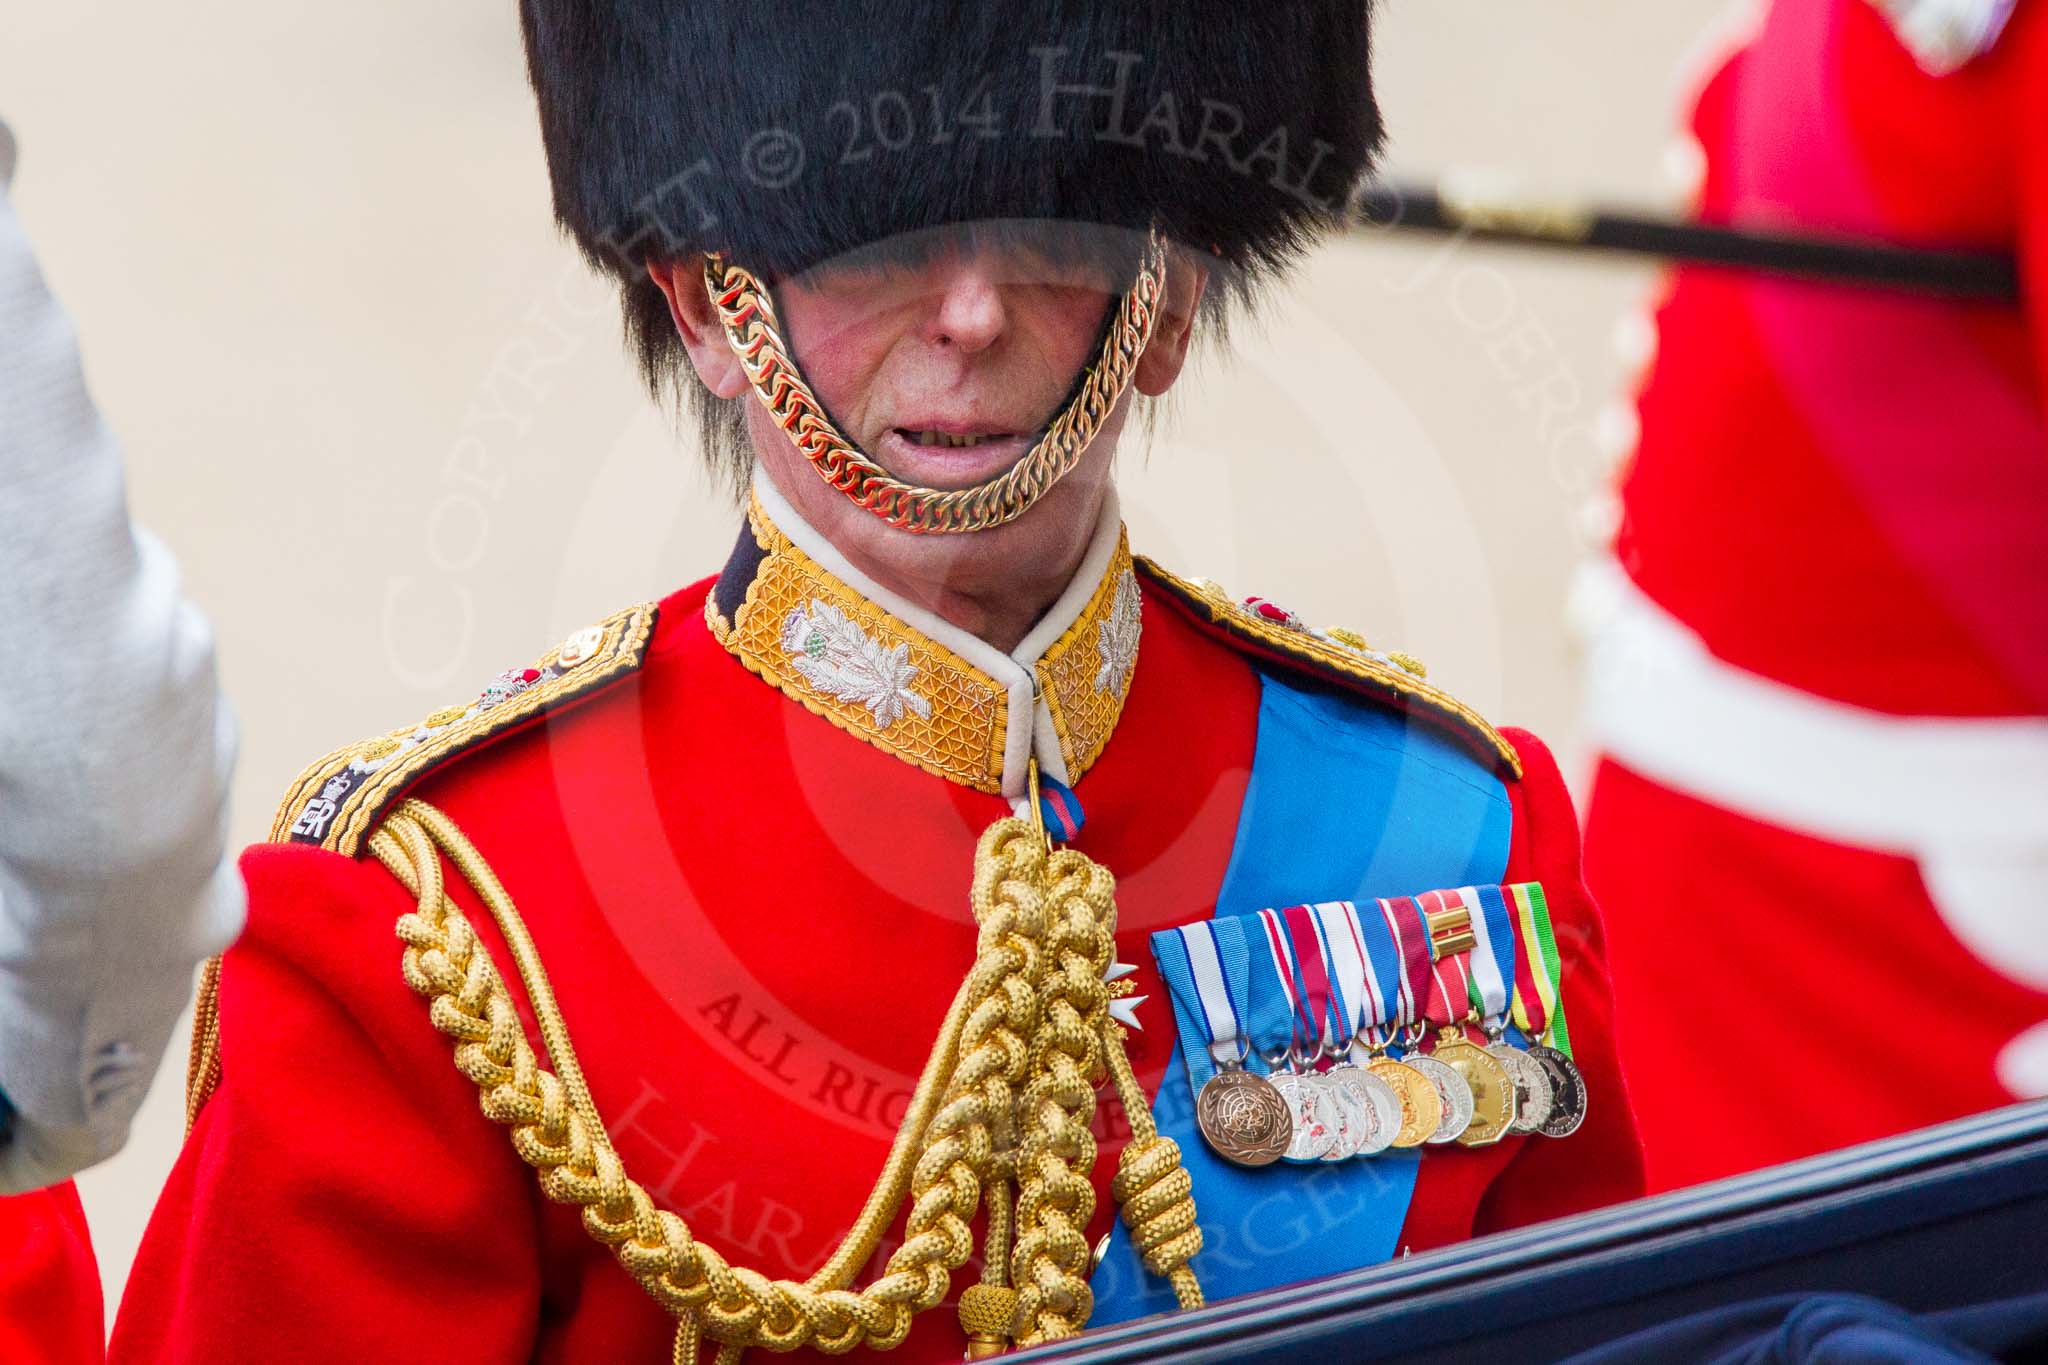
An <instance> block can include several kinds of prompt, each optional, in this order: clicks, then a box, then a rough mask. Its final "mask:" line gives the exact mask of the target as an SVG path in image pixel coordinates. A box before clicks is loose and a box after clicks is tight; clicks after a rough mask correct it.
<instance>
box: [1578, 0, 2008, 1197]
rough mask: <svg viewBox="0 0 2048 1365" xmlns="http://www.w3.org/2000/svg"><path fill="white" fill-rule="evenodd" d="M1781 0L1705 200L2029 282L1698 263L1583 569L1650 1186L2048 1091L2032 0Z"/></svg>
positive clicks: (1723, 73) (1712, 141) (1596, 840)
mask: <svg viewBox="0 0 2048 1365" xmlns="http://www.w3.org/2000/svg"><path fill="white" fill-rule="evenodd" d="M1885 10H1886V11H1887V12H1881V11H1880V9H1879V8H1878V7H1876V6H1874V5H1872V4H1869V3H1865V0H1781V3H1778V4H1775V5H1773V6H1772V7H1771V9H1770V12H1769V14H1768V16H1767V17H1766V18H1765V20H1764V22H1763V24H1762V26H1761V27H1760V29H1758V31H1757V32H1756V33H1755V34H1754V35H1753V36H1752V37H1751V39H1750V41H1749V42H1748V43H1747V44H1746V46H1744V47H1743V48H1741V49H1740V50H1739V51H1737V52H1736V53H1735V55H1734V56H1733V57H1732V58H1731V59H1729V60H1728V61H1727V62H1726V64H1725V65H1723V66H1722V67H1721V68H1720V69H1719V70H1718V71H1717V72H1715V74H1714V75H1713V76H1712V77H1711V79H1710V80H1709V81H1708V82H1707V84H1706V85H1705V87H1704V89H1703V91H1702V93H1701V95H1700V98H1699V102H1698V107H1697V112H1696V116H1695V131H1696V133H1697V136H1698V139H1699V142H1700V144H1701V147H1702V149H1703V151H1704V153H1705V172H1706V174H1705V183H1704V186H1703V189H1702V192H1701V204H1700V210H1701V213H1702V215H1703V216H1704V217H1705V218H1707V219H1710V220H1717V221H1726V222H1735V223H1741V224H1744V225H1748V226H1780V227H1782V226H1795V227H1798V228H1801V229H1806V230H1818V231H1834V232H1842V233H1849V234H1855V235H1860V236H1866V237H1874V238H1878V239H1882V240H1886V241H1891V242H1898V243H1910V244H1927V245H1944V246H1974V247H1988V248H1992V249H1997V250H2003V251H2011V252H2014V253H2016V254H2017V256H2018V259H2019V264H2020V273H2021V277H2022V280H2023V281H2024V283H2025V295H2026V297H2025V301H2024V303H2023V305H2022V306H2020V307H2012V306H2006V305H1995V304H1963V303H1954V302H1947V301H1941V300H1936V299H1930V298H1921V297H1916V296H1912V295H1907V294H1901V293H1891V292H1881V291H1877V290H1865V289H1858V288H1853V287H1840V286H1821V285H1809V284H1803V283H1798V282H1791V281H1787V280H1783V279H1773V278H1766V277H1763V276H1759V275H1750V274H1739V273H1731V272H1726V271H1717V270H1709V269H1688V270H1683V271H1681V272H1679V273H1678V275H1677V277H1676V279H1675V281H1674V283H1673V286H1672V288H1671V291H1670V294H1669V297H1668V299H1667V300H1666V301H1665V303H1664V305H1663V307H1662V309H1661V311H1660V313H1659V315H1658V319H1657V334H1658V338H1659V342H1658V353H1657V358H1656V363H1655V367H1654V369H1653V371H1652V372H1651V374H1650V376H1649V378H1648V379H1647V381H1646V383H1645V386H1644V388H1643V390H1642V393H1641V395H1640V401H1639V412H1640V417H1641V437H1640V445H1639V447H1638V450H1637V453H1636V455H1635V459H1634V463H1633V467H1632V468H1630V469H1629V470H1628V471H1627V472H1626V476H1625V479H1624V482H1623V484H1622V489H1621V493H1622V504H1623V508H1622V510H1623V520H1622V525H1621V528H1620V532H1619V535H1618V537H1617V541H1616V546H1615V549H1616V558H1617V560H1618V566H1608V568H1607V571H1606V572H1605V573H1596V574H1595V575H1593V578H1594V583H1593V585H1592V586H1594V587H1595V588H1597V589H1599V590H1598V591H1595V592H1592V593H1589V594H1588V601H1589V605H1590V606H1592V608H1593V610H1594V614H1595V615H1596V617H1597V621H1598V623H1597V624H1596V625H1595V627H1594V630H1593V649H1592V656H1591V660H1590V662H1591V669H1590V707H1589V710H1590V716H1591V721H1592V726H1593V732H1594V737H1595V740H1596V742H1597V743H1598V744H1599V746H1600V748H1601V750H1602V752H1603V757H1602V762H1601V764H1600V768H1599V772H1598V777H1597V780H1596V784H1595V787H1594V791H1593V797H1592V803H1591V808H1590V812H1589V816H1588V829H1587V874H1588V879H1589V882H1590V884H1591V885H1592V887H1593V889H1594V891H1595V893H1596V895H1598V896H1599V898H1600V900H1601V902H1602V904H1603V905H1605V906H1606V908H1607V910H1608V914H1609V919H1610V924H1611V927H1612V949H1611V951H1612V956H1613V971H1614V981H1615V996H1616V1002H1617V1021H1618V1026H1619V1028H1620V1038H1621V1047H1622V1051H1623V1059H1624V1062H1625V1064H1626V1065H1627V1067H1628V1073H1629V1077H1630V1082H1631V1087H1632V1090H1633V1093H1634V1095H1635V1097H1636V1102H1637V1105H1638V1108H1639V1112H1640V1116H1641V1121H1642V1125H1643V1132H1644V1138H1645V1143H1646V1146H1647V1147H1648V1150H1649V1157H1650V1163H1651V1169H1650V1177H1651V1183H1652V1187H1653V1188H1663V1187H1669V1186H1674V1185H1680V1184H1686V1183H1690V1182H1693V1181H1697V1180H1702V1179H1709V1178H1712V1177H1716V1176H1720V1175H1725V1174H1729V1173H1732V1172H1736V1171H1741V1170H1746V1169H1749V1168H1752V1167H1756V1166H1761V1165H1765V1164H1768V1163H1772V1162H1777V1161H1783V1160H1788V1159H1792V1158H1796V1157H1800V1156H1804V1155H1808V1154H1810V1153H1814V1152H1818V1151H1822V1150H1825V1149H1829V1148H1834V1147H1837V1146H1840V1145H1843V1144H1846V1143H1853V1142H1857V1141H1861V1140H1865V1139H1870V1138H1875V1137H1879V1136H1882V1135H1885V1134H1889V1133H1894V1132H1898V1131H1900V1130H1904V1129H1908V1128H1912V1127H1916V1126H1920V1125H1924V1124H1927V1123H1932V1122H1936V1121H1939V1120H1942V1119H1947V1118H1951V1117H1954V1116H1957V1115H1961V1114H1965V1113H1969V1112H1973V1111H1977V1110H1982V1109H1985V1108H1988V1107H1991V1106H1995V1105H1998V1104H2002V1103H2006V1102H2009V1101H2011V1100H2012V1099H2013V1098H2015V1097H2016V1096H2022V1095H2029V1094H2042V1093H2048V1022H2044V1021H2048V994H2044V991H2048V908H2044V907H2048V900H2044V898H2043V896H2042V895H2041V885H2042V875H2043V873H2044V872H2048V421H2044V410H2043V399H2042V393H2043V385H2044V381H2048V311H2044V310H2048V290H2044V289H2043V288H2042V287H2041V284H2040V278H2039V276H2040V271H2041V270H2042V268H2043V266H2044V263H2048V6H2042V5H2039V4H2032V3H2024V2H2023V3H2020V4H2019V5H2018V6H2017V8H2016V9H2014V8H2013V7H2012V5H2011V4H2010V3H2004V4H2001V3H1998V2H1997V0H1989V2H1987V0H1958V2H1955V3H1940V4H1935V3H1906V0H1895V2H1894V3H1891V4H1889V5H1887V6H1886V7H1885Z"/></svg>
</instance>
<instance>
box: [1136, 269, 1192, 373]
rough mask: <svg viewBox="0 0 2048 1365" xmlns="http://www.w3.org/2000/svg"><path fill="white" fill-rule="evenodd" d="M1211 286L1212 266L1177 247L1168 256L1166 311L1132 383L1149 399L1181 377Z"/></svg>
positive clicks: (1156, 326) (1141, 358)
mask: <svg viewBox="0 0 2048 1365" xmlns="http://www.w3.org/2000/svg"><path fill="white" fill-rule="evenodd" d="M1208 286H1209V267H1208V266H1207V265H1205V264H1203V263H1202V262H1201V261H1200V260H1199V259H1197V258H1196V257H1193V256H1190V255H1188V254H1187V253H1186V252H1183V251H1180V250H1178V249H1175V250H1173V251H1172V252H1170V253H1168V255H1167V258H1166V311H1165V312H1163V313H1162V314H1160V316H1159V319H1158V320H1157V321H1156V322H1154V323H1153V324H1152V339H1151V340H1150V341H1149V342H1147V343H1146V344H1145V352H1144V354H1143V355H1140V356H1139V357H1138V368H1137V372H1136V373H1135V374H1133V375H1132V376H1131V383H1132V384H1133V385H1135V386H1136V388H1137V390H1138V392H1139V393H1142V394H1144V395H1145V396H1146V397H1147V398H1157V397H1158V396H1159V395H1160V394H1162V393H1165V392H1166V391H1167V390H1168V389H1170V388H1172V387H1173V381H1174V380H1176V379H1178V378H1180V371H1181V366H1183V365H1185V364H1186V363H1187V359H1188V345H1189V343H1190V342H1191V341H1193V339H1194V335H1195V310H1196V308H1197V307H1198V306H1199V305H1200V304H1201V302H1202V291H1203V290H1205V289H1207V288H1208Z"/></svg>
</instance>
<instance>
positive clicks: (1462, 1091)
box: [1401, 1048, 1472, 1144]
mask: <svg viewBox="0 0 2048 1365" xmlns="http://www.w3.org/2000/svg"><path fill="white" fill-rule="evenodd" d="M1401 1060H1402V1061H1404V1062H1406V1063H1407V1064H1408V1065H1409V1066H1412V1067H1414V1068H1415V1069H1416V1070H1417V1071H1420V1072H1421V1073H1422V1074H1423V1075H1425V1076H1427V1077H1429V1079H1430V1083H1431V1084H1432V1085H1434V1086H1436V1093H1437V1094H1438V1095H1440V1096H1442V1097H1443V1102H1444V1121H1443V1122H1442V1123H1439V1124H1438V1125H1437V1126H1436V1131H1435V1132H1434V1133H1431V1134H1430V1135H1429V1136H1428V1137H1427V1138H1425V1139H1424V1141H1425V1142H1428V1143H1434V1144H1442V1143H1446V1142H1456V1141H1457V1140H1458V1134H1460V1133H1462V1132H1464V1131H1465V1129H1466V1127H1467V1125H1469V1124H1470V1123H1471V1122H1472V1087H1471V1086H1469V1085H1467V1084H1466V1083H1465V1078H1464V1076H1462V1075H1460V1074H1459V1072H1458V1069H1457V1068H1456V1067H1454V1066H1451V1065H1450V1064H1449V1063H1447V1062H1440V1061H1438V1060H1437V1059H1436V1058H1434V1057H1432V1056H1430V1055H1429V1054H1428V1053H1427V1052H1422V1051H1419V1050H1417V1049H1415V1048H1410V1049H1409V1050H1408V1052H1407V1054H1406V1055H1405V1056H1403V1057H1402V1058H1401Z"/></svg>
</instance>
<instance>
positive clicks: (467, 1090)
mask: <svg viewBox="0 0 2048 1365" xmlns="http://www.w3.org/2000/svg"><path fill="white" fill-rule="evenodd" d="M242 871H243V874H244V876H245V877H246V878H247V880H248V886H249V925H248V930H247V932H245V933H244V934H243V936H242V939H241V941H240V942H239V943H238V944H237V945H236V946H235V947H234V948H233V949H231V950H230V951H229V952H228V954H227V956H226V959H225V961H224V963H223V966H222V970H221V980H220V1021H221V1046H222V1050H223V1051H222V1069H221V1080H220V1085H219V1088H218V1089H216V1090H215V1092H214V1094H213V1096H212V1098H211V1099H210V1100H209V1101H208V1102H207V1104H206V1106H205V1107H204V1108H203V1109H202V1110H201V1111H200V1114H199V1119H198V1123H197V1125H196V1126H195V1128H194V1129H193V1131H192V1134H191V1136H190V1138H189V1140H188V1141H187V1142H186V1144H185V1148H184V1151H183V1153H182V1154H181V1155H180V1157H179V1159H178V1163H177V1166H176V1168H175V1169H174V1171H173V1172H172V1174H171V1179H170V1181H169V1183H168V1185H167V1186H166V1187H165V1190H164V1193H163V1195H162V1198H161V1200H160V1202H159V1204H158V1206H157V1210H156V1213H155V1215H154V1217H153V1218H152V1219H151V1221H150V1226H149V1230H148V1232H147V1234H146V1235H145V1237H144V1239H143V1242H142V1247H141V1251H140V1254H139V1255H138V1257H137V1259H136V1262H135V1267H134V1269H133V1271H132V1272H131V1274H130V1277H129V1282H128V1290H127V1294H126V1296H125V1298H124V1299H123V1302H122V1308H121V1313H120V1318H119V1321H118V1323H117V1325H116V1329H115V1332H114V1338H113V1343H112V1351H111V1358H112V1359H113V1360H115V1361H137V1362H142V1361H147V1362H177V1361H194V1362H198V1361H206V1362H217V1361H231V1360H265V1361H279V1362H287V1361H307V1362H312V1361H333V1360H361V1361H372V1360H404V1359H409V1358H411V1357H413V1356H415V1355H417V1354H418V1353H419V1351H420V1349H421V1343H423V1342H429V1341H435V1340H457V1339H459V1340H460V1342H461V1354H462V1355H463V1356H464V1357H465V1358H466V1359H471V1360H490V1361H510V1360H525V1359H527V1358H529V1356H530V1355H531V1352H532V1345H533V1337H532V1333H533V1324H534V1321H535V1319H536V1316H537V1315H538V1313H539V1311H540V1305H539V1302H538V1297H539V1293H540V1284H541V1277H540V1270H539V1265H538V1264H537V1258H536V1247H537V1238H536V1236H535V1232H534V1222H535V1215H534V1211H533V1207H532V1205H533V1202H534V1200H535V1199H536V1197H537V1196H536V1193H535V1190H534V1185H533V1181H532V1179H531V1178H530V1177H528V1176H527V1175H526V1173H525V1172H524V1171H523V1170H521V1169H520V1168H519V1166H518V1163H517V1161H516V1160H512V1159H511V1150H510V1148H509V1146H508V1144H507V1143H506V1141H505V1138H504V1136H503V1134H502V1133H501V1132H500V1130H499V1129H498V1128H497V1127H496V1125H494V1124H491V1123H489V1122H486V1121H485V1120H484V1119H483V1118H481V1117H480V1116H479V1115H478V1113H477V1101H476V1092H475V1090H474V1089H473V1088H472V1087H471V1086H470V1084H469V1083H468V1082H467V1081H466V1080H464V1079H463V1078H462V1077H461V1076H460V1075H459V1074H458V1073H457V1072H456V1071H455V1069H454V1067H452V1066H451V1065H450V1064H449V1060H448V1058H449V1050H448V1044H447V1043H446V1041H445V1040H443V1038H442V1037H441V1035H440V1034H439V1033H437V1032H436V1031H435V1030H434V1029H433V1028H432V1027H431V1026H430V1025H429V1024H428V1022H427V1020H426V1017H425V1012H424V1009H423V1007H422V1005H421V1003H420V1001H419V1000H418V999H417V998H416V997H414V996H413V994H412V993H411V991H410V990H408V989H407V987H406V986H405V983H404V982H403V981H402V980H401V979H400V976H399V973H398V961H399V943H398V940H397V939H396V937H395V936H394V935H393V932H392V926H393V924H394V923H395V922H396V920H397V918H398V916H399V915H400V914H401V913H403V912H404V910H405V909H406V908H407V907H408V905H409V904H410V898H409V897H408V896H407V895H406V893H405V892H404V890H403V889H402V888H401V887H400V886H399V885H398V884H397V883H396V882H395V881H394V880H392V878H391V877H390V876H388V875H387V874H386V873H385V872H384V870H383V869H382V868H381V867H378V866H376V865H374V864H369V865H366V864H360V863H355V862H351V861H349V860H347V859H344V858H342V857H340V856H338V855H336V854H332V853H327V852H323V851H321V850H318V849H309V848H302V847H284V846H265V847H259V848H255V849H252V850H250V851H249V852H248V853H247V854H246V855H244V857H243V859H242ZM501 960H502V959H501Z"/></svg>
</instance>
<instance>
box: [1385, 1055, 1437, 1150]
mask: <svg viewBox="0 0 2048 1365" xmlns="http://www.w3.org/2000/svg"><path fill="white" fill-rule="evenodd" d="M1365 1069H1366V1070H1367V1071H1369V1072H1371V1073H1372V1074H1373V1075H1375V1076H1377V1077H1379V1078H1380V1079H1381V1080H1382V1081H1385V1082H1386V1083H1387V1085H1388V1086H1389V1087H1391V1088H1392V1089H1393V1092H1394V1094H1395V1095H1397V1096H1399V1097H1400V1100H1401V1129H1400V1131H1399V1132H1397V1133H1396V1134H1395V1135H1394V1142H1393V1145H1394V1146H1396V1147H1402V1148H1407V1147H1420V1146H1421V1145H1422V1144H1423V1143H1425V1142H1427V1141H1428V1140H1429V1135H1430V1134H1431V1133H1434V1132H1435V1131H1436V1130H1437V1128H1438V1127H1439V1126H1440V1125H1441V1124H1442V1123H1443V1121H1444V1102H1443V1099H1442V1097H1441V1096H1439V1095H1438V1094H1437V1093H1436V1085H1435V1083H1434V1082H1432V1081H1431V1080H1430V1079H1429V1077H1427V1076H1425V1075H1423V1074H1422V1073H1421V1072H1420V1071H1417V1070H1416V1069H1415V1068H1414V1067H1412V1066H1407V1065H1404V1064H1403V1063H1401V1062H1397V1061H1395V1060H1394V1059H1393V1058H1392V1057H1375V1058H1373V1059H1372V1060H1371V1061H1370V1062H1368V1063H1366V1067H1365Z"/></svg>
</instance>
